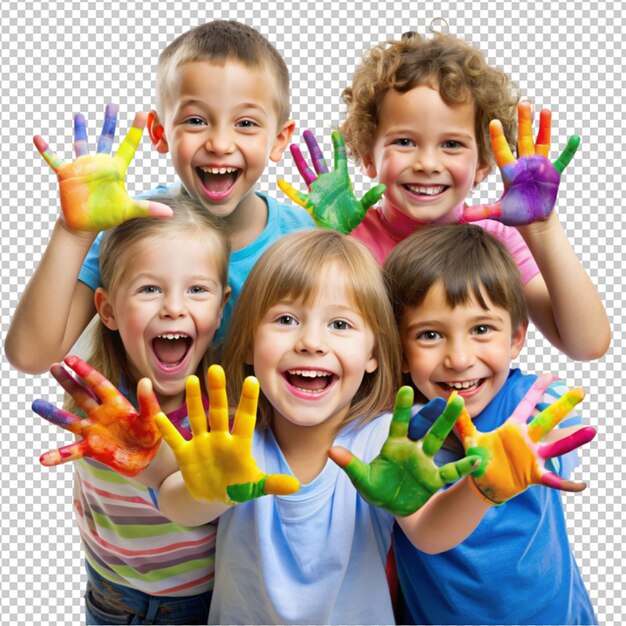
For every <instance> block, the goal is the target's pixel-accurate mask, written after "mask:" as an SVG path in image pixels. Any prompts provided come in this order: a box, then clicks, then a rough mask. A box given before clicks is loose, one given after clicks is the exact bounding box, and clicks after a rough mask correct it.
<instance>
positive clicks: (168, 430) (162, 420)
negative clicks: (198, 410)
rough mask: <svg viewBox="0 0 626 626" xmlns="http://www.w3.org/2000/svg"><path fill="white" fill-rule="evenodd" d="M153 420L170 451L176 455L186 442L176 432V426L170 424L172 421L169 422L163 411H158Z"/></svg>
mask: <svg viewBox="0 0 626 626" xmlns="http://www.w3.org/2000/svg"><path fill="white" fill-rule="evenodd" d="M154 421H155V423H156V425H157V428H158V429H159V432H160V433H161V436H162V437H163V439H164V441H165V443H167V445H168V446H169V447H170V448H172V451H173V452H174V454H175V455H176V454H177V453H178V452H180V451H181V450H182V449H183V448H184V447H185V444H186V443H187V442H186V441H185V438H184V437H183V436H182V435H181V434H180V433H179V432H178V430H176V427H175V426H174V424H172V422H170V420H169V419H168V417H167V415H165V413H158V414H157V415H156V416H155V418H154ZM177 460H178V459H177Z"/></svg>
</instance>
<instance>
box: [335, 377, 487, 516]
mask: <svg viewBox="0 0 626 626" xmlns="http://www.w3.org/2000/svg"><path fill="white" fill-rule="evenodd" d="M412 405H413V390H412V389H411V387H401V388H400V390H399V391H398V393H397V395H396V402H395V406H394V409H393V419H392V420H391V424H390V426H389V436H388V437H387V441H385V443H384V444H383V447H382V449H381V451H380V454H379V455H378V456H377V457H376V458H375V459H374V460H373V461H372V462H371V463H369V464H367V463H363V461H361V460H359V459H358V458H357V457H355V456H354V455H353V454H352V453H350V452H348V451H347V450H346V449H345V448H339V447H335V448H331V449H330V452H329V455H330V458H331V459H333V461H335V463H337V464H338V465H340V466H341V467H342V468H343V470H344V471H345V472H346V474H348V477H349V478H350V480H351V481H352V483H353V484H354V486H355V487H356V489H357V491H358V492H359V493H360V494H361V495H362V496H363V498H365V500H367V501H368V502H369V503H370V504H373V505H375V506H378V507H381V508H384V509H386V510H387V511H389V512H390V513H392V514H393V515H400V516H403V515H410V514H411V513H414V512H415V511H417V510H418V509H419V508H420V507H422V506H423V505H424V504H425V503H426V502H427V501H428V499H429V498H430V497H431V496H432V495H433V494H434V493H435V492H437V491H438V490H439V489H440V488H441V487H442V486H443V485H445V484H446V483H450V482H453V481H455V480H457V479H458V478H460V477H461V476H464V475H465V474H469V473H470V472H471V471H472V470H473V469H474V468H475V467H476V464H477V463H478V462H479V461H480V457H478V456H467V457H465V458H463V459H461V460H459V461H456V462H454V463H448V464H447V465H444V466H442V467H438V466H437V465H436V464H435V462H434V460H433V457H434V456H435V454H436V453H437V452H438V451H439V449H440V448H441V446H442V444H443V442H444V440H445V438H446V437H447V435H448V433H449V432H450V431H451V430H452V427H453V426H454V422H455V421H456V419H457V417H458V416H459V414H460V413H461V410H462V409H463V406H464V403H463V399H462V398H460V397H459V396H457V395H456V393H455V394H452V396H450V399H449V401H448V404H447V406H446V407H445V409H444V411H443V413H442V414H441V415H440V416H439V417H438V418H437V420H436V421H435V423H434V424H433V425H432V426H431V428H430V429H429V430H428V432H427V433H426V435H425V436H424V437H423V438H422V439H420V440H419V441H411V440H410V439H409V438H408V437H407V433H408V428H409V421H410V419H411V406H412Z"/></svg>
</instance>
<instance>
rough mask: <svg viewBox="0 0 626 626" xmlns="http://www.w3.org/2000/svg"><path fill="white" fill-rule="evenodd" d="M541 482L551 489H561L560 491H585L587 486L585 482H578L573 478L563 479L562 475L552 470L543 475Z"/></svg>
mask: <svg viewBox="0 0 626 626" xmlns="http://www.w3.org/2000/svg"><path fill="white" fill-rule="evenodd" d="M541 484H542V485H544V486H545V487H550V488H551V489H559V490H560V491H569V492H578V491H584V490H585V489H586V487H587V485H586V484H585V483H576V482H574V481H573V480H563V479H562V478H561V477H560V476H557V475H556V474H553V473H552V472H546V473H545V474H542V475H541Z"/></svg>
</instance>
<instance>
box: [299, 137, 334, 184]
mask: <svg viewBox="0 0 626 626" xmlns="http://www.w3.org/2000/svg"><path fill="white" fill-rule="evenodd" d="M302 134H303V136H304V142H305V143H306V145H307V148H308V149H309V154H310V155H311V162H312V163H313V167H314V168H315V171H316V172H317V173H318V174H327V173H328V165H326V159H325V158H324V155H323V154H322V150H321V149H320V145H319V144H318V143H317V139H315V135H313V133H312V132H311V131H310V130H305V131H304V133H302Z"/></svg>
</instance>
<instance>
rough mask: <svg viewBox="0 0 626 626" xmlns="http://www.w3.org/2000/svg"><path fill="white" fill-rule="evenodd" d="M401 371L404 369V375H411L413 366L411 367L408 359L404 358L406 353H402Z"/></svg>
mask: <svg viewBox="0 0 626 626" xmlns="http://www.w3.org/2000/svg"><path fill="white" fill-rule="evenodd" d="M401 369H402V373H403V374H410V373H411V366H410V365H409V362H408V361H407V359H406V357H405V356H404V351H402V364H401Z"/></svg>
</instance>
